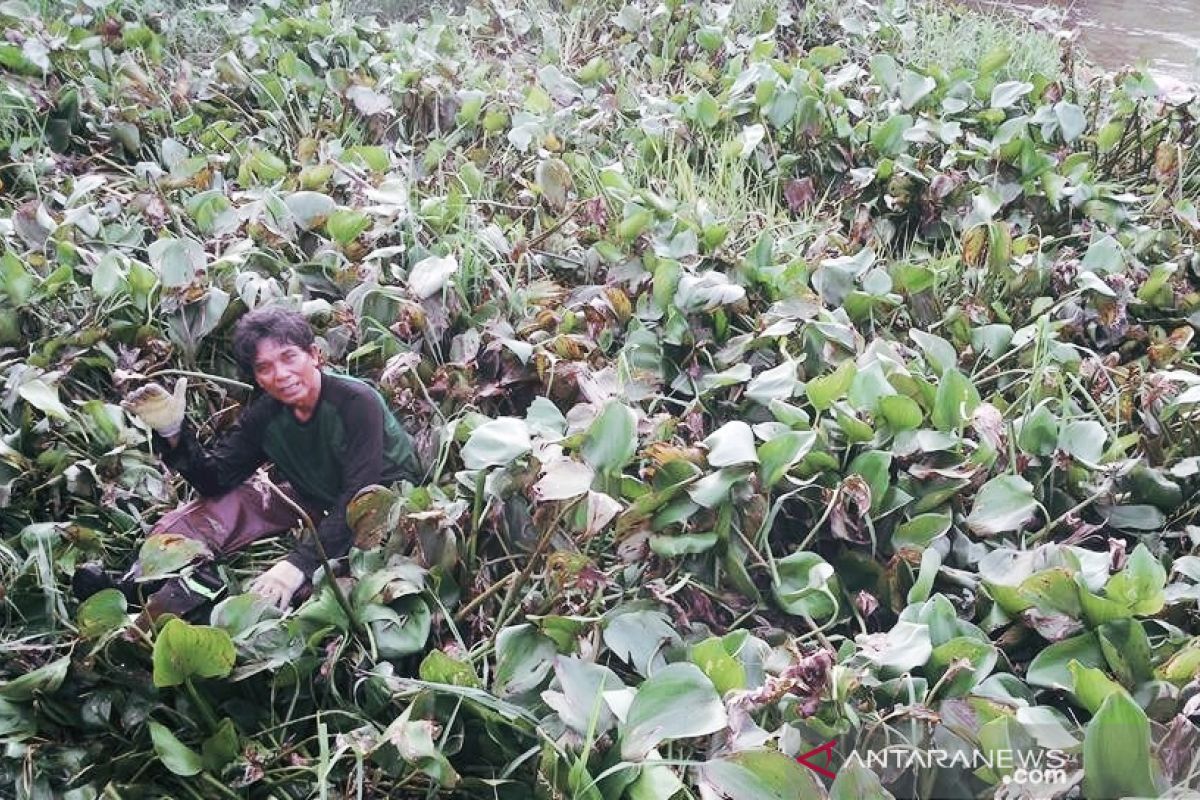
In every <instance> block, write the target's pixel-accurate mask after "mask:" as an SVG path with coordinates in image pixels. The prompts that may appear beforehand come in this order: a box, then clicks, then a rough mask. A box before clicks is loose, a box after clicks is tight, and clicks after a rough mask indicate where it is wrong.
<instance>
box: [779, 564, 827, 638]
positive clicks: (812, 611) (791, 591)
mask: <svg viewBox="0 0 1200 800" xmlns="http://www.w3.org/2000/svg"><path fill="white" fill-rule="evenodd" d="M775 574H776V576H777V580H776V581H775V582H774V583H773V584H772V591H773V592H774V594H775V601H776V602H777V603H779V606H780V608H782V609H783V610H784V611H786V612H787V613H789V614H794V615H796V616H804V615H807V616H808V617H810V618H811V619H812V620H813V621H815V622H817V623H818V624H821V623H824V622H827V621H829V620H830V619H832V618H833V616H834V615H835V614H837V612H838V599H837V597H838V591H839V590H838V581H837V578H836V577H834V570H833V567H832V566H830V564H829V563H828V562H827V561H825V559H823V558H821V557H820V556H819V555H817V554H816V553H812V552H809V551H807V550H798V551H796V552H795V553H792V554H791V555H789V556H787V557H786V558H781V559H778V560H776V561H775Z"/></svg>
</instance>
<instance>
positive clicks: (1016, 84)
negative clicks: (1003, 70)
mask: <svg viewBox="0 0 1200 800" xmlns="http://www.w3.org/2000/svg"><path fill="white" fill-rule="evenodd" d="M1032 91H1033V84H1032V83H1025V82H1023V81H1005V82H1004V83H1000V84H997V85H996V88H994V89H992V99H991V100H990V101H989V103H988V105H990V106H991V107H992V108H1008V107H1010V106H1012V105H1014V104H1015V103H1016V102H1017V101H1018V100H1020V99H1021V98H1022V97H1024V96H1025V95H1027V94H1029V93H1030V92H1032Z"/></svg>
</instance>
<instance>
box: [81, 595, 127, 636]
mask: <svg viewBox="0 0 1200 800" xmlns="http://www.w3.org/2000/svg"><path fill="white" fill-rule="evenodd" d="M126 607H127V603H126V601H125V595H123V594H121V592H120V590H118V589H102V590H100V591H99V592H96V593H95V594H94V595H92V596H91V597H89V598H88V599H87V600H84V601H83V602H82V603H80V604H79V610H78V611H77V612H75V621H76V624H77V625H78V627H79V635H80V636H82V637H83V638H85V639H98V638H100V637H101V636H103V635H104V634H106V633H108V632H109V631H113V630H116V629H117V628H120V627H123V626H124V625H125V623H126V622H127V621H128V619H129V617H128V615H127V614H126V613H125V609H126Z"/></svg>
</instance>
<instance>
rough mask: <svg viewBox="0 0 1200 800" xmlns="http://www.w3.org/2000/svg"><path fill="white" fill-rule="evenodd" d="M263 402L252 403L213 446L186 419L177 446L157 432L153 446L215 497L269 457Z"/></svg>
mask: <svg viewBox="0 0 1200 800" xmlns="http://www.w3.org/2000/svg"><path fill="white" fill-rule="evenodd" d="M262 411H263V407H262V405H261V404H254V403H252V404H251V405H250V406H248V407H247V408H246V410H245V411H243V412H242V414H241V416H239V417H238V420H237V422H235V423H234V425H233V427H232V428H230V429H229V430H228V431H226V432H225V433H224V434H223V435H222V436H221V438H220V439H219V440H218V441H217V442H216V444H214V445H213V446H212V447H211V448H205V447H204V446H202V445H201V444H200V443H199V442H198V441H197V440H196V433H195V431H194V430H193V429H192V426H191V424H190V423H189V422H188V421H187V420H186V419H185V420H184V422H183V427H182V428H180V430H179V441H178V442H177V443H176V445H175V446H174V447H171V443H170V442H168V441H167V440H166V439H165V438H164V437H162V436H159V435H158V434H157V433H155V434H154V447H155V449H156V450H158V452H159V453H160V454H161V455H162V460H163V462H164V463H165V464H166V465H167V466H168V467H170V468H171V469H173V470H175V471H176V472H178V473H179V474H180V475H182V476H183V477H184V480H186V481H187V482H188V483H190V484H191V485H192V486H193V487H194V488H195V489H196V491H197V492H199V493H200V494H201V495H202V496H204V497H215V496H218V495H222V494H225V492H228V491H229V490H230V489H233V488H235V487H236V486H238V485H239V484H241V483H242V482H243V481H245V480H246V479H247V478H249V477H250V476H251V475H253V474H254V470H256V469H258V467H259V466H260V465H261V464H262V463H263V462H264V461H266V455H265V454H264V453H263V450H262V430H263V427H264V422H265V421H264V420H263V419H261V417H262Z"/></svg>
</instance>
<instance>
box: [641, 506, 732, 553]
mask: <svg viewBox="0 0 1200 800" xmlns="http://www.w3.org/2000/svg"><path fill="white" fill-rule="evenodd" d="M693 508H695V506H693ZM718 541H719V539H718V538H717V535H716V534H715V533H678V534H665V533H656V534H654V535H653V536H651V537H650V549H651V550H652V551H653V552H654V554H655V555H659V556H662V557H663V558H676V557H678V556H684V555H695V554H696V553H707V552H708V551H709V550H711V549H713V548H714V547H716V545H717V542H718Z"/></svg>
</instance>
